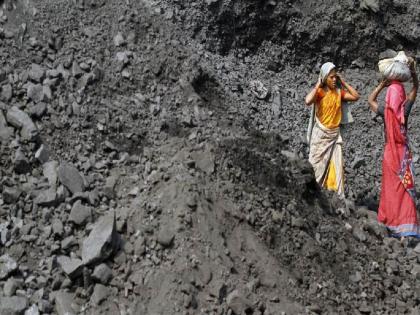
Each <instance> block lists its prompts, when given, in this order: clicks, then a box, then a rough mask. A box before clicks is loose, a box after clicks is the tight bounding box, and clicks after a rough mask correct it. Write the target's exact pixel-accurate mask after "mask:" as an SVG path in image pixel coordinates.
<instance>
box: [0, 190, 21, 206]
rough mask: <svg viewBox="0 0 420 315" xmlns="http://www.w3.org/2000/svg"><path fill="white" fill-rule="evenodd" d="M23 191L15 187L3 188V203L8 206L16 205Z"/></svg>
mask: <svg viewBox="0 0 420 315" xmlns="http://www.w3.org/2000/svg"><path fill="white" fill-rule="evenodd" d="M21 194H22V191H21V190H19V189H17V188H14V187H5V188H3V201H4V202H5V203H7V204H14V203H16V202H17V201H18V199H19V197H20V195H21Z"/></svg>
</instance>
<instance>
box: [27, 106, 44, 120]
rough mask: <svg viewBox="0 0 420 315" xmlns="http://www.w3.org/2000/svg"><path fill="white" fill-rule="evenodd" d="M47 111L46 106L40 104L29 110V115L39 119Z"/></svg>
mask: <svg viewBox="0 0 420 315" xmlns="http://www.w3.org/2000/svg"><path fill="white" fill-rule="evenodd" d="M47 109H48V108H47V104H46V103H44V102H40V103H38V104H36V105H33V106H31V107H30V108H29V114H30V115H31V116H32V117H34V118H37V119H40V118H42V117H43V116H44V115H45V114H46V113H47Z"/></svg>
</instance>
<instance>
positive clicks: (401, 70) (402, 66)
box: [378, 51, 411, 82]
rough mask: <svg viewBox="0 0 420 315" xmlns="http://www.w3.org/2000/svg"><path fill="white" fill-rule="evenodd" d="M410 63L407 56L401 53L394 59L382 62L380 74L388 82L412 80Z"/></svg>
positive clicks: (380, 62) (379, 66)
mask: <svg viewBox="0 0 420 315" xmlns="http://www.w3.org/2000/svg"><path fill="white" fill-rule="evenodd" d="M409 63H410V61H409V59H408V57H407V56H406V54H405V53H404V52H403V51H400V52H399V53H398V54H397V55H396V56H395V57H394V58H387V59H383V60H380V61H379V63H378V68H379V72H380V73H381V74H382V75H383V76H384V77H385V78H387V79H388V80H397V81H401V82H405V81H408V80H410V78H411V73H410V67H409Z"/></svg>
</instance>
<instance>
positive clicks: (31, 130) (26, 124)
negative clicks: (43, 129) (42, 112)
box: [6, 106, 38, 141]
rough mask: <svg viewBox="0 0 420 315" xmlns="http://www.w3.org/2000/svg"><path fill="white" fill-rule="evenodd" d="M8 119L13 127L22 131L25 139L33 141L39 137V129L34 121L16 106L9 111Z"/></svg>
mask: <svg viewBox="0 0 420 315" xmlns="http://www.w3.org/2000/svg"><path fill="white" fill-rule="evenodd" d="M6 118H7V121H8V123H9V124H11V125H12V126H13V127H15V128H18V129H21V135H22V137H23V138H24V139H26V140H29V141H33V140H34V139H35V138H36V137H37V136H38V128H37V127H36V126H35V124H34V122H33V121H32V119H31V118H30V117H29V115H28V114H26V113H25V112H24V111H21V110H20V109H19V108H17V107H16V106H13V107H12V108H11V109H9V110H8V111H7V115H6Z"/></svg>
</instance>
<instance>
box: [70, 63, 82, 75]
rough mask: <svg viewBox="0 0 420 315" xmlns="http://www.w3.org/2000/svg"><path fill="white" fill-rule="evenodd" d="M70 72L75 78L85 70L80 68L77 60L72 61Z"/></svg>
mask: <svg viewBox="0 0 420 315" xmlns="http://www.w3.org/2000/svg"><path fill="white" fill-rule="evenodd" d="M71 73H72V75H73V76H74V77H75V78H79V77H81V76H82V75H83V74H84V73H85V72H84V71H83V70H82V69H80V66H79V63H78V62H77V61H73V65H72V67H71Z"/></svg>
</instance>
